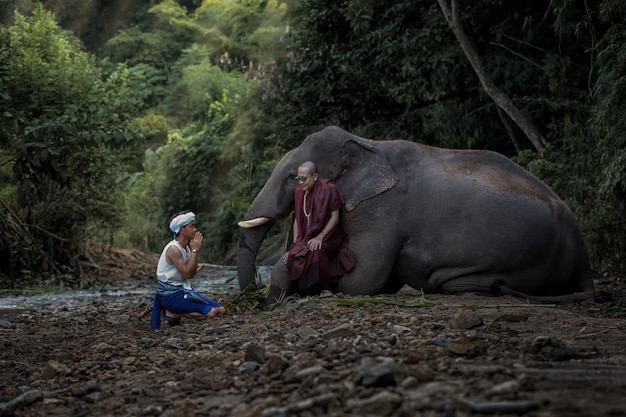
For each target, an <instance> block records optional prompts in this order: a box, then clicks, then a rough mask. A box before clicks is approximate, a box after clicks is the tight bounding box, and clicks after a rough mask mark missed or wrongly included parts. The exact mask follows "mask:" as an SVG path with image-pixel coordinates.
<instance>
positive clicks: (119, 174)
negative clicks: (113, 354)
mask: <svg viewBox="0 0 626 417" xmlns="http://www.w3.org/2000/svg"><path fill="white" fill-rule="evenodd" d="M74 3H75V0H60V1H58V2H57V1H55V2H48V3H46V7H48V6H49V7H56V8H57V9H58V10H60V11H62V10H65V9H64V8H63V5H74ZM132 3H133V6H132V7H131V6H128V7H129V8H128V9H127V10H129V11H130V12H131V14H132V16H127V15H125V16H123V18H121V19H118V20H115V21H112V20H111V21H106V22H101V23H100V22H99V23H98V25H101V26H98V25H94V28H95V27H104V28H107V30H109V31H111V30H114V31H116V34H115V36H113V37H111V38H110V39H109V40H108V42H107V43H106V44H104V45H96V46H94V47H90V50H94V51H97V54H98V59H99V61H96V60H95V59H94V58H92V57H91V56H88V55H86V54H84V53H82V52H81V51H80V45H79V44H78V42H77V41H76V40H75V39H74V38H73V37H71V36H69V35H68V34H64V33H62V32H60V31H59V30H58V28H57V27H56V24H55V23H54V21H53V19H51V18H50V19H47V20H46V19H37V20H35V19H33V24H32V26H28V28H27V29H26V27H27V24H28V22H26V21H25V19H24V18H21V19H22V20H20V18H19V17H16V18H15V22H16V24H15V25H13V26H12V27H10V28H7V29H5V30H2V31H1V32H0V36H2V39H0V69H1V71H0V77H2V79H1V81H2V82H1V83H0V158H1V159H0V164H1V165H0V178H2V179H5V180H6V181H5V182H4V183H7V184H10V185H8V186H6V187H3V188H2V189H0V196H2V200H3V201H7V202H8V205H9V206H10V208H11V211H12V212H13V213H14V214H15V215H14V216H12V217H11V216H9V217H7V218H5V220H4V223H2V224H1V225H2V227H3V229H2V230H3V231H6V230H12V231H13V230H19V227H20V224H21V223H20V222H22V221H23V220H20V221H19V222H17V220H16V219H23V218H24V217H23V216H25V215H26V214H25V211H22V208H23V206H20V205H19V204H17V201H18V200H19V201H30V205H29V206H28V207H29V211H28V214H27V215H28V216H31V218H32V216H33V215H34V213H38V214H37V216H40V217H41V218H42V219H43V218H45V219H46V221H50V219H54V218H55V217H54V216H57V215H58V213H60V212H62V211H65V210H69V209H68V208H67V206H70V205H71V206H72V207H70V208H71V209H74V210H76V213H74V211H72V210H70V211H69V213H70V214H68V216H67V221H68V222H69V221H70V220H71V222H72V225H74V224H76V225H78V226H77V227H76V228H74V226H71V227H70V226H67V227H63V230H71V231H72V234H71V236H72V240H73V239H74V237H73V236H78V235H80V234H81V233H80V231H81V230H82V233H84V232H85V231H87V230H88V231H89V232H90V233H91V232H93V233H94V234H95V235H97V236H98V237H99V239H101V240H102V241H103V243H104V242H111V241H113V242H114V243H115V244H116V245H123V246H128V247H139V248H146V249H148V250H153V251H158V250H160V249H161V247H162V245H163V243H164V241H165V240H166V239H168V238H169V233H168V232H167V229H166V227H165V221H166V219H168V218H169V216H170V215H171V214H172V213H173V212H175V211H178V210H181V209H185V208H188V209H192V210H194V211H195V212H196V213H197V215H198V223H199V227H200V229H201V230H202V231H203V232H204V235H205V243H206V245H205V248H204V251H205V253H203V256H205V257H208V258H210V259H212V260H213V261H216V262H218V261H222V260H224V259H226V260H228V261H233V260H234V256H235V250H236V242H237V238H238V230H237V226H236V222H237V221H238V220H240V219H241V218H242V217H243V216H244V213H245V210H246V208H247V205H248V204H249V202H250V201H251V200H252V198H253V197H254V196H255V195H256V193H257V192H258V191H259V190H260V188H261V187H262V186H263V184H264V182H265V180H266V178H267V177H268V176H269V175H270V173H271V171H272V169H273V167H274V165H275V164H276V162H277V161H278V160H279V159H280V157H281V156H282V155H283V154H284V153H285V152H286V150H288V149H290V148H292V147H294V146H297V145H298V144H299V143H300V142H301V141H302V139H303V138H304V137H305V136H306V135H308V134H309V133H311V132H312V131H314V130H316V129H319V128H321V127H323V126H325V125H328V124H337V125H340V126H341V127H343V128H346V129H348V130H350V131H352V132H354V133H357V134H359V135H362V136H365V137H371V138H376V139H397V138H402V139H408V140H414V141H419V142H422V143H426V144H432V145H437V146H443V147H452V148H471V149H492V150H496V151H500V152H502V153H504V154H506V155H509V156H513V157H515V156H516V160H517V161H519V162H520V163H521V164H522V165H524V166H527V167H528V168H529V169H530V170H531V171H532V172H534V173H535V174H536V175H538V176H539V177H540V178H541V179H543V180H544V181H545V182H546V183H548V184H549V185H550V186H551V187H552V188H554V189H555V191H556V192H557V193H558V194H559V195H560V196H561V197H562V198H563V199H564V200H565V201H566V202H567V203H568V205H569V206H570V207H571V208H572V210H573V211H574V212H575V214H576V216H577V218H578V219H579V222H580V224H581V227H582V229H583V231H584V234H585V237H586V239H587V242H588V244H589V247H590V251H591V253H592V258H593V261H594V266H595V267H596V268H598V269H599V270H602V269H606V268H610V267H613V266H616V267H621V268H625V266H624V262H623V253H624V249H625V247H626V225H625V224H624V221H623V220H622V219H621V213H623V212H624V208H626V207H624V206H625V204H626V167H625V163H626V151H624V149H626V134H625V133H624V132H625V131H626V129H625V127H626V126H624V123H626V122H624V120H623V117H621V115H622V114H623V113H624V106H625V105H624V103H626V100H625V99H624V97H626V84H624V81H623V80H624V79H626V77H625V76H624V75H625V62H626V53H625V52H624V48H623V45H624V43H625V42H626V39H625V36H624V33H626V30H625V29H626V28H625V27H624V25H623V23H622V22H623V20H624V19H623V18H624V13H625V11H626V6H624V2H623V1H621V0H608V1H603V2H600V3H581V2H578V1H574V0H555V1H552V2H550V4H549V5H548V6H546V5H545V4H540V3H536V4H535V3H532V2H531V3H528V2H521V3H519V4H512V3H511V2H505V1H503V0H490V1H488V2H461V3H460V5H459V7H460V9H459V12H460V16H461V20H462V23H463V26H464V28H465V30H466V32H467V34H468V36H469V37H470V38H471V40H472V43H473V44H474V46H475V47H476V49H477V51H478V53H479V54H480V56H481V59H482V60H483V63H484V64H485V67H486V69H487V71H488V73H489V75H490V76H491V78H492V79H493V81H494V82H495V83H496V84H497V85H498V86H499V87H500V88H501V90H502V91H504V92H505V93H506V94H507V95H508V96H509V97H511V98H512V100H513V101H514V102H515V103H516V105H517V106H518V107H519V108H520V109H522V111H524V112H525V113H526V114H527V115H529V117H530V118H531V119H532V120H533V121H534V122H535V123H536V124H537V125H538V126H539V128H540V130H541V131H542V132H543V133H544V135H545V137H546V138H547V140H548V142H549V146H548V147H547V149H546V150H545V151H544V152H543V153H541V154H535V153H533V152H530V151H528V150H527V149H529V148H530V145H529V144H527V143H526V141H525V139H524V138H523V136H522V135H521V134H520V131H519V130H518V129H517V128H516V127H513V128H512V129H511V131H508V130H507V128H506V126H505V124H504V123H503V118H502V117H501V114H500V113H499V112H498V109H497V108H496V106H495V105H494V103H493V102H492V100H491V99H490V98H489V97H488V96H487V95H486V94H485V92H484V91H483V89H482V87H481V85H480V83H479V81H478V78H477V76H476V74H475V73H474V72H473V70H472V68H471V67H470V65H469V64H468V62H467V59H466V57H465V56H464V55H463V53H462V51H461V49H460V47H459V45H458V42H457V40H456V39H455V38H454V36H453V35H452V33H451V31H450V29H449V28H448V26H447V24H446V22H445V20H444V18H443V15H442V13H441V10H440V9H439V7H438V5H437V3H436V2H432V1H422V0H419V1H409V0H402V1H399V2H393V4H391V3H389V2H384V1H380V0H366V1H356V0H342V1H339V2H337V1H330V0H303V1H293V0H288V1H278V0H271V1H265V0H234V1H233V0H202V1H200V0H195V1H193V2H189V1H187V2H177V1H174V0H162V1H153V0H140V1H138V2H132ZM16 4H17V3H16ZM93 4H94V6H93V7H91V8H90V7H88V5H87V4H82V3H81V4H80V10H83V11H85V13H86V14H87V15H89V16H94V13H95V15H98V13H96V12H105V11H106V13H103V14H102V16H103V17H104V19H106V18H108V17H109V16H110V14H108V13H109V11H108V9H107V8H103V3H100V2H95V3H93ZM182 4H185V5H187V6H188V7H196V8H195V9H193V10H188V9H186V8H185V7H183V6H182ZM76 5H77V4H76ZM191 5H193V6H191ZM2 9H3V7H2V4H0V16H2V15H3V13H6V11H5V10H2ZM73 10H78V8H73V9H72V10H69V9H67V10H65V12H64V14H63V15H62V16H61V21H62V22H66V24H67V25H68V26H66V27H72V28H77V27H78V24H77V22H79V20H80V19H79V16H77V15H76V14H73V13H74V12H73ZM39 13H41V11H40V12H39ZM75 30H78V29H75ZM87 32H90V35H89V39H90V42H89V45H93V43H94V39H95V37H94V35H93V32H94V31H93V30H91V31H84V30H83V31H81V33H84V34H87ZM102 33H105V31H102ZM101 36H104V35H101ZM120 63H127V65H128V67H126V66H119V64H120ZM131 117H135V118H134V119H133V120H132V124H131V125H130V126H132V127H133V129H136V130H138V131H140V132H141V133H143V135H144V137H145V138H146V142H145V143H143V144H142V145H143V146H141V147H139V146H135V147H133V148H132V149H127V148H126V146H125V144H126V143H134V142H135V141H134V139H133V138H134V134H133V133H132V132H131V131H129V130H127V129H126V123H127V121H128V120H129V118H131ZM506 120H507V119H506V117H505V118H504V121H506ZM115 144H119V145H122V147H117V146H115ZM146 148H147V151H146ZM79 155H80V157H79ZM96 155H97V158H96ZM92 156H93V158H92ZM82 159H87V160H86V161H83V160H82ZM92 159H94V160H92ZM7 161H8V162H7ZM127 165H130V166H132V169H131V171H134V172H131V173H127V169H126V166H127ZM16 167H17V168H16ZM14 169H15V173H14ZM85 172H87V173H89V175H85V174H83V173H85ZM93 173H98V175H95V176H96V177H98V178H97V181H96V180H92V179H89V178H87V177H88V176H91V175H93ZM100 173H101V174H100ZM99 177H102V178H99ZM78 187H82V188H81V189H82V190H89V192H87V191H85V192H79V191H78V190H79V188H78ZM42 190H44V191H45V192H44V191H42ZM99 190H100V191H99ZM101 190H107V191H106V192H103V191H101ZM117 190H123V193H122V194H121V195H120V194H118V193H117V192H116V191H117ZM42 195H45V196H48V197H47V198H48V199H49V200H44V199H42ZM50 196H54V198H52V197H50ZM88 196H95V198H96V199H97V200H96V201H95V202H94V201H91V200H89V198H88ZM44 201H46V202H47V201H51V202H53V203H54V204H52V203H51V204H50V205H49V207H50V208H48V206H45V207H46V208H45V209H44V205H43V204H44V203H43V202H44ZM46 204H47V203H46ZM74 206H75V207H74ZM79 209H80V210H79ZM81 210H82V211H81ZM87 210H89V212H88V211H87ZM44 213H45V215H44ZM92 213H93V216H92ZM107 214H108V215H109V217H110V218H105V216H106V215H107ZM9 218H10V219H12V220H7V219H9ZM12 222H13V223H12ZM56 222H57V223H60V224H64V223H63V221H56ZM40 225H41V227H42V228H43V229H44V230H46V231H48V232H51V233H53V234H54V236H58V237H63V238H65V237H64V236H65V235H63V236H62V235H60V234H59V235H57V234H56V233H58V230H57V229H55V228H51V229H50V230H48V229H47V228H48V227H49V223H41V224H40ZM14 227H15V228H14ZM107 228H108V229H109V230H107ZM110 229H113V230H115V233H112V232H111V231H110ZM29 230H30V229H29ZM35 230H36V229H35ZM74 231H76V232H74ZM3 233H4V232H3ZM11 233H13V232H11ZM29 233H31V235H32V236H31V237H32V239H31V238H29V239H31V240H33V241H37V239H39V237H38V236H37V232H35V231H33V230H30V232H29ZM3 236H4V235H3ZM49 238H50V239H51V240H55V239H56V238H54V237H51V236H49ZM272 238H276V237H275V236H274V237H272ZM25 239H26V238H25ZM57 240H58V239H57ZM276 240H280V239H279V238H276ZM3 245H5V241H4V240H2V241H0V248H3V247H5V246H3ZM34 248H36V249H34ZM18 249H20V248H14V250H18ZM29 250H31V251H32V250H35V251H37V252H38V253H45V252H46V250H47V247H45V246H36V245H34V244H33V245H32V246H29ZM43 264H45V262H42V265H43ZM67 264H68V265H71V262H69V261H68V262H67ZM46 265H47V264H46ZM46 268H48V269H47V270H48V271H49V270H50V267H48V266H47V267H46ZM24 269H30V270H35V269H36V267H35V266H32V265H29V266H28V267H25V268H24ZM55 273H57V274H58V273H61V272H58V271H57V272H55Z"/></svg>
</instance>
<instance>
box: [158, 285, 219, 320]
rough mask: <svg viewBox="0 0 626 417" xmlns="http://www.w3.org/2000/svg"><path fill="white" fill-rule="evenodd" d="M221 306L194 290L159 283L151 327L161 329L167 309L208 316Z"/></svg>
mask: <svg viewBox="0 0 626 417" xmlns="http://www.w3.org/2000/svg"><path fill="white" fill-rule="evenodd" d="M221 306H222V305H221V304H220V303H218V302H217V301H213V300H211V299H210V298H207V297H205V296H203V295H201V294H198V293H197V292H195V291H194V290H184V289H183V288H182V287H178V286H173V285H167V284H163V283H162V282H159V288H158V290H157V293H156V294H155V295H154V302H153V304H152V316H151V317H150V327H151V328H153V329H160V328H161V314H162V313H163V312H164V311H165V310H166V309H167V310H169V311H171V312H172V313H176V314H189V313H200V314H202V315H205V316H206V315H207V314H209V312H210V311H211V310H213V308H216V307H221Z"/></svg>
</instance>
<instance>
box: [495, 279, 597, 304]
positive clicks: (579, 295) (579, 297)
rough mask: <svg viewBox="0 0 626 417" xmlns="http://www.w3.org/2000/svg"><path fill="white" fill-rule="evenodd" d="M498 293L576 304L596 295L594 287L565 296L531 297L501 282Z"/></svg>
mask: <svg viewBox="0 0 626 417" xmlns="http://www.w3.org/2000/svg"><path fill="white" fill-rule="evenodd" d="M496 292H499V293H500V294H502V295H511V296H513V297H518V298H525V299H527V300H530V301H536V302H539V303H554V304H560V303H574V302H579V301H585V300H588V299H590V298H593V297H594V296H595V294H596V292H595V289H594V288H593V286H591V287H590V288H584V289H583V291H580V292H573V293H571V294H564V295H530V294H526V293H523V292H521V291H517V290H514V289H512V288H510V287H508V286H507V285H506V284H505V283H504V282H502V281H499V282H498V283H497V284H496Z"/></svg>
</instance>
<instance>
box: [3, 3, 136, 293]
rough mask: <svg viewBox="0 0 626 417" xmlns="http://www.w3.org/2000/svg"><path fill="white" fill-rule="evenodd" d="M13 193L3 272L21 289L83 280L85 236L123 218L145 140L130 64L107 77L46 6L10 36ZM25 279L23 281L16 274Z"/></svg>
mask: <svg viewBox="0 0 626 417" xmlns="http://www.w3.org/2000/svg"><path fill="white" fill-rule="evenodd" d="M0 36H1V38H2V40H3V42H2V45H3V47H2V49H1V50H0V65H2V68H1V71H0V77H1V79H0V84H1V85H2V86H3V87H2V92H1V94H0V119H1V123H0V124H1V125H2V126H3V128H2V130H0V149H1V150H2V154H3V155H5V156H6V158H7V159H6V160H4V161H3V167H4V169H5V170H7V169H11V172H12V178H11V185H9V186H8V187H7V188H5V189H4V190H3V191H4V193H3V196H4V197H5V198H6V200H5V199H4V198H3V200H2V204H3V206H4V209H5V210H3V216H2V217H1V224H2V227H1V233H2V241H1V247H0V251H1V252H2V253H3V258H5V255H6V258H5V259H9V262H7V263H3V264H2V265H1V266H0V267H1V268H2V272H3V274H4V275H6V276H8V277H9V278H13V279H15V281H9V285H13V283H19V284H20V285H23V284H24V283H34V282H39V281H40V280H46V281H47V282H51V283H59V282H66V283H69V284H71V285H73V284H77V283H78V282H79V281H80V278H81V265H80V262H79V257H80V256H81V254H83V253H84V252H85V251H84V249H85V247H84V244H85V237H86V235H85V234H86V232H87V230H88V229H89V228H90V227H91V228H93V229H92V230H93V231H99V230H102V228H104V229H105V230H110V227H111V226H113V227H115V224H116V219H117V221H118V222H119V217H120V212H119V203H118V201H119V197H120V195H119V193H118V192H117V189H118V186H117V185H116V178H117V176H118V175H119V173H120V171H121V170H123V167H124V165H123V163H124V159H125V157H126V151H125V149H126V148H127V147H128V146H129V145H132V144H134V143H139V142H138V139H139V137H138V136H137V135H136V133H134V132H133V131H130V130H128V129H126V128H125V127H124V125H125V124H126V123H127V121H128V120H129V119H130V116H131V115H132V110H133V107H134V106H135V103H134V100H133V98H132V97H131V96H130V95H129V94H128V93H129V90H128V81H129V80H128V72H127V71H126V69H125V68H124V67H123V66H120V67H118V68H117V69H116V70H115V71H113V72H112V73H111V74H109V75H108V76H107V77H104V74H102V73H101V71H100V70H99V69H98V67H97V66H96V64H95V61H94V59H93V58H92V57H90V56H88V55H87V54H85V53H84V52H82V51H81V49H80V44H79V43H78V41H77V40H76V39H75V38H73V37H72V36H71V35H69V34H68V33H66V32H63V31H61V30H60V29H59V28H58V26H57V23H56V22H55V20H54V16H53V15H52V14H51V13H50V12H47V11H45V10H44V9H43V7H42V6H41V5H40V6H39V7H38V8H37V9H36V10H35V11H34V12H33V15H32V16H31V17H30V18H26V17H24V16H22V15H20V14H19V13H18V12H16V13H15V24H14V25H13V26H11V27H9V28H3V29H2V30H1V31H0ZM17 277H20V278H21V279H19V280H17V279H16V278H17Z"/></svg>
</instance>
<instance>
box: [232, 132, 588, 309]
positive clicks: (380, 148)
mask: <svg viewBox="0 0 626 417" xmlns="http://www.w3.org/2000/svg"><path fill="white" fill-rule="evenodd" d="M307 160H311V161H314V162H315V163H316V164H317V166H318V170H319V173H320V176H321V177H323V178H330V179H332V180H333V181H334V182H335V184H337V186H338V187H339V189H340V190H341V192H342V193H343V195H344V197H345V200H346V205H345V207H344V209H343V211H342V216H343V217H344V221H345V222H346V227H347V230H348V233H349V235H350V248H351V250H352V252H353V254H354V256H355V259H356V267H355V268H354V269H353V270H352V271H351V272H349V273H348V274H346V275H345V276H344V277H343V278H342V279H341V280H340V281H339V286H338V289H337V290H338V291H341V292H343V293H346V294H352V295H357V294H366V295H374V294H380V293H393V292H396V291H398V290H399V289H400V288H402V286H404V285H405V284H406V285H410V286H411V287H414V288H417V289H421V290H423V291H424V292H426V293H435V292H442V293H458V292H468V291H470V292H482V293H490V294H496V295H500V294H509V295H514V296H518V297H523V298H527V299H532V300H536V301H545V302H559V301H566V300H581V299H585V298H589V297H591V296H593V294H594V285H593V280H592V274H591V269H590V265H589V257H588V254H587V249H586V247H585V244H584V241H583V237H582V235H581V233H580V230H579V228H578V226H577V224H576V220H575V219H574V216H573V214H572V212H571V211H570V210H569V208H568V207H567V206H566V205H565V203H563V201H561V200H560V199H559V197H557V196H556V194H554V192H553V191H552V190H550V188H548V187H547V186H546V185H545V184H544V183H542V182H541V181H540V180H539V179H537V178H536V177H534V176H533V175H532V174H530V173H529V172H527V171H526V170H524V169H523V168H521V167H520V166H518V165H517V164H515V163H514V162H512V161H511V160H510V159H508V158H506V157H505V156H503V155H500V154H498V153H495V152H490V151H469V150H451V149H441V148H435V147H431V146H426V145H421V144H418V143H414V142H408V141H403V140H389V141H376V140H369V139H364V138H360V137H358V136H355V135H352V134H350V133H348V132H346V131H344V130H342V129H340V128H338V127H327V128H325V129H323V130H321V131H319V132H316V133H313V134H311V135H310V136H308V137H307V138H306V139H305V140H304V141H303V142H302V144H301V145H300V146H299V147H297V148H295V149H293V150H291V151H290V152H288V153H287V154H286V155H285V156H284V157H283V158H282V159H281V160H280V162H279V163H278V164H277V165H276V167H275V169H274V171H273V173H272V175H271V177H270V178H269V179H268V181H267V183H266V184H265V186H264V187H263V189H262V190H261V191H260V192H259V194H258V195H257V196H256V198H255V199H254V201H253V202H252V204H251V206H250V208H249V210H248V213H247V216H246V218H247V219H248V220H249V221H243V222H240V226H242V229H241V236H240V245H239V255H238V274H239V284H240V286H241V289H242V290H245V289H247V288H250V287H251V286H253V285H254V277H255V272H256V264H255V263H256V256H257V254H258V251H259V248H260V246H261V243H262V242H263V239H264V238H265V236H266V234H267V231H268V230H269V228H270V227H271V226H272V224H274V222H275V221H276V220H277V219H281V218H285V217H287V216H288V215H289V214H290V213H291V211H292V210H293V206H294V189H295V187H297V186H298V183H297V181H295V180H293V178H294V177H295V176H296V173H297V169H298V166H299V165H300V164H301V163H302V162H304V161H307ZM260 218H263V219H260ZM281 291H284V292H290V282H289V278H288V274H287V269H286V267H285V265H284V264H283V263H282V262H281V261H280V260H279V261H278V262H277V263H276V265H275V266H274V268H273V269H272V277H271V285H270V297H277V296H278V294H279V293H280V292H281Z"/></svg>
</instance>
